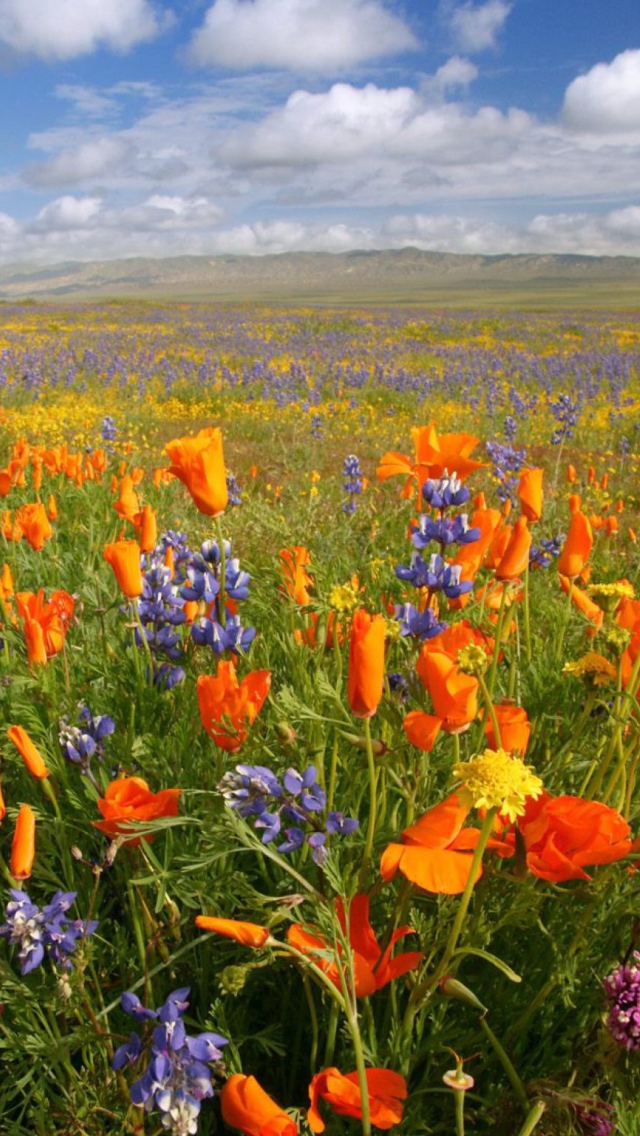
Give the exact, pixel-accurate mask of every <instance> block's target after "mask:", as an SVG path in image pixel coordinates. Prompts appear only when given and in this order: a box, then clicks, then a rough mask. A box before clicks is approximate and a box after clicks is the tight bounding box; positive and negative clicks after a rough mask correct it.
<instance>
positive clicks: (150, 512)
mask: <svg viewBox="0 0 640 1136" xmlns="http://www.w3.org/2000/svg"><path fill="white" fill-rule="evenodd" d="M133 524H134V525H135V529H136V532H137V534H138V540H139V541H140V551H141V552H153V550H154V548H155V546H156V542H157V540H158V522H157V518H156V512H155V509H152V508H151V505H143V507H142V510H141V511H140V512H139V513H136V515H135V517H134V518H133Z"/></svg>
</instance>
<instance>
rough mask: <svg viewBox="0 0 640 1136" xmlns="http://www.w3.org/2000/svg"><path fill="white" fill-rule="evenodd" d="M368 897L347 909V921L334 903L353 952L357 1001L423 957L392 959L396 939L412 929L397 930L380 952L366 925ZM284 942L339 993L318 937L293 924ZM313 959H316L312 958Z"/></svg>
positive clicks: (339, 905) (334, 973) (337, 977)
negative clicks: (314, 965) (325, 975)
mask: <svg viewBox="0 0 640 1136" xmlns="http://www.w3.org/2000/svg"><path fill="white" fill-rule="evenodd" d="M369 905H370V899H369V896H368V895H363V894H358V895H355V896H354V897H353V899H352V901H351V903H350V905H349V908H348V918H347V913H346V912H345V909H344V905H343V903H342V900H338V901H337V904H336V906H337V910H338V919H339V920H340V924H341V926H342V930H343V932H344V934H345V935H347V936H348V939H349V945H350V947H351V950H352V952H353V969H354V975H355V991H356V995H357V996H358V998H365V997H367V996H368V995H370V994H374V993H375V991H376V990H381V989H382V987H383V986H387V984H388V983H389V982H392V981H393V979H394V978H400V977H401V976H402V975H403V974H407V973H408V972H409V971H410V970H415V968H416V967H417V966H419V965H420V963H421V962H422V959H423V958H424V955H423V954H422V953H421V952H420V951H405V952H404V953H402V954H399V955H396V956H395V958H392V957H391V952H392V950H393V947H394V944H395V943H397V942H398V940H399V939H403V938H405V936H406V935H411V934H412V933H413V928H411V927H398V928H396V930H395V931H394V932H393V934H392V935H391V938H390V939H389V942H388V944H387V946H386V949H385V950H384V951H383V950H382V948H381V947H380V944H379V943H378V940H377V938H376V935H375V932H374V930H373V927H372V926H371V924H370V922H369ZM287 940H288V942H289V943H291V946H293V947H295V948H296V949H297V950H299V951H300V952H301V953H302V954H305V955H309V957H311V958H313V960H314V962H315V963H316V966H319V967H320V969H321V970H323V971H324V972H325V973H326V974H327V976H328V977H329V978H330V979H331V981H332V982H333V983H334V984H335V985H336V986H337V988H338V989H339V990H340V989H341V982H340V972H339V969H338V962H337V961H331V960H330V959H328V958H327V957H326V956H327V953H328V952H330V948H329V945H328V943H327V941H326V939H324V938H323V937H322V936H321V935H320V934H319V933H318V934H314V933H311V932H309V931H308V930H306V928H304V927H302V926H301V925H300V924H299V923H293V924H292V925H291V926H290V927H289V928H288V930H287ZM314 956H315V957H314Z"/></svg>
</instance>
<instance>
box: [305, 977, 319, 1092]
mask: <svg viewBox="0 0 640 1136" xmlns="http://www.w3.org/2000/svg"><path fill="white" fill-rule="evenodd" d="M302 982H303V985H304V992H305V994H306V996H307V1005H308V1007H309V1017H310V1018H311V1033H312V1042H311V1057H310V1065H311V1075H312V1076H313V1074H314V1073H315V1069H316V1058H317V1056H318V1015H317V1013H316V1004H315V1002H314V1000H313V990H312V989H311V983H310V982H309V978H308V975H306V974H303V976H302Z"/></svg>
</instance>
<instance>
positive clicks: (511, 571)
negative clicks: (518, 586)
mask: <svg viewBox="0 0 640 1136" xmlns="http://www.w3.org/2000/svg"><path fill="white" fill-rule="evenodd" d="M530 548H531V533H530V532H529V527H528V522H527V518H526V517H518V520H517V521H516V523H515V527H514V530H513V533H512V535H511V540H510V541H509V544H508V545H507V547H506V550H505V553H504V555H503V557H502V560H501V561H500V563H499V564H498V567H497V568H496V578H497V579H498V580H515V579H517V578H518V576H521V575H522V574H523V572H524V571H525V570H526V567H527V564H528V563H529V549H530Z"/></svg>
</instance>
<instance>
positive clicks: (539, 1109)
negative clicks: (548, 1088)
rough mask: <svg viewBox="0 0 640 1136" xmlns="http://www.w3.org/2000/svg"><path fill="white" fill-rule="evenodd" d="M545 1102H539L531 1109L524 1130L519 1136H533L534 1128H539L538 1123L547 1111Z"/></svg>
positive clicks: (521, 1130)
mask: <svg viewBox="0 0 640 1136" xmlns="http://www.w3.org/2000/svg"><path fill="white" fill-rule="evenodd" d="M546 1107H547V1106H546V1104H545V1103H544V1101H541V1100H537V1101H536V1102H535V1104H534V1105H533V1107H532V1108H531V1110H530V1112H529V1115H528V1116H527V1119H526V1120H525V1122H524V1124H523V1125H522V1128H521V1129H520V1131H519V1132H518V1136H531V1133H532V1132H533V1130H534V1128H537V1126H538V1121H539V1120H541V1119H542V1114H543V1112H544V1111H545V1109H546Z"/></svg>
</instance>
